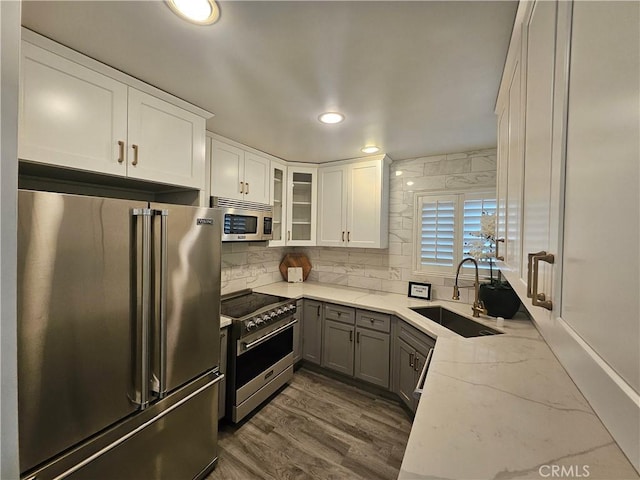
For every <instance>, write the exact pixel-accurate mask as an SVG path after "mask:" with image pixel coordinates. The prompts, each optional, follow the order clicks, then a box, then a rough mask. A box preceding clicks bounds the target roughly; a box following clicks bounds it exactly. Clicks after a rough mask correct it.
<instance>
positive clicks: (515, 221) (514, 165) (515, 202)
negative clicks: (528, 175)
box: [505, 60, 524, 273]
mask: <svg viewBox="0 0 640 480" xmlns="http://www.w3.org/2000/svg"><path fill="white" fill-rule="evenodd" d="M520 73H521V63H520V61H519V60H516V64H515V67H514V70H513V76H512V78H511V85H510V87H509V107H508V109H509V157H508V158H509V160H508V167H507V238H506V255H505V262H506V263H507V265H508V267H509V268H510V269H511V270H513V271H514V272H516V273H519V272H520V266H521V265H520V259H521V252H522V235H521V234H522V230H521V229H522V172H523V164H524V162H523V157H522V136H523V131H522V96H521V95H522V89H521V76H520Z"/></svg>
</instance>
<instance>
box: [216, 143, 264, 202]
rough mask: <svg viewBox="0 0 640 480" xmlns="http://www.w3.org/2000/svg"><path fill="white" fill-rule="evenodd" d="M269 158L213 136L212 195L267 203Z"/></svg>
mask: <svg viewBox="0 0 640 480" xmlns="http://www.w3.org/2000/svg"><path fill="white" fill-rule="evenodd" d="M270 165H271V163H270V160H269V159H268V158H265V157H262V156H260V155H257V154H255V153H253V152H251V151H249V150H246V149H244V148H241V147H239V146H235V145H231V144H229V143H225V142H221V141H220V140H217V139H213V140H212V143H211V195H212V196H216V197H223V198H232V199H235V200H246V201H249V202H256V203H263V204H268V203H270V199H269V194H270V188H269V183H270V178H271V177H270Z"/></svg>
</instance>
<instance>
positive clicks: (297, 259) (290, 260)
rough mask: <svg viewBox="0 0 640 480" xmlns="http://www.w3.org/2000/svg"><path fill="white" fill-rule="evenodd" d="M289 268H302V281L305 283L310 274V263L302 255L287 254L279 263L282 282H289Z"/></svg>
mask: <svg viewBox="0 0 640 480" xmlns="http://www.w3.org/2000/svg"><path fill="white" fill-rule="evenodd" d="M289 267H302V280H303V281H305V280H306V279H307V277H308V276H309V272H311V262H310V261H309V258H308V257H307V256H306V255H305V254H304V253H287V254H286V255H285V256H284V258H283V259H282V262H280V274H281V275H282V278H284V281H285V282H287V281H289V275H288V273H289V270H288V268H289Z"/></svg>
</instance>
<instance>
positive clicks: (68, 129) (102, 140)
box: [18, 31, 210, 190]
mask: <svg viewBox="0 0 640 480" xmlns="http://www.w3.org/2000/svg"><path fill="white" fill-rule="evenodd" d="M23 35H24V36H25V37H26V40H23V42H22V49H21V55H22V59H21V75H20V117H19V146H18V156H19V158H20V160H23V161H27V162H33V163H41V164H47V165H52V166H56V167H64V168H69V169H74V170H83V171H87V172H92V173H100V174H107V175H114V176H120V177H127V178H134V179H139V180H145V181H151V182H158V183H164V184H167V185H175V186H181V187H188V188H193V189H198V190H202V189H204V185H205V182H204V180H205V179H204V174H205V117H207V116H210V114H208V113H207V112H204V111H201V110H200V109H197V108H196V107H194V108H193V109H191V110H189V109H186V108H183V107H184V106H186V104H185V102H182V101H181V100H178V99H175V103H171V102H169V101H167V100H166V99H165V98H160V96H163V97H168V95H166V94H164V92H160V91H157V90H155V89H153V87H149V88H148V90H149V91H153V92H154V93H157V94H158V95H151V94H150V93H147V92H145V91H143V90H142V89H141V88H145V86H144V85H142V84H141V82H138V81H136V80H135V79H130V78H129V77H127V76H126V75H124V74H122V73H120V72H116V71H114V70H113V69H111V68H110V67H108V66H106V65H102V64H99V63H98V62H95V61H93V60H91V59H88V58H87V57H84V56H83V55H81V54H79V53H77V52H74V51H72V50H70V49H67V48H66V47H62V46H61V45H58V44H55V43H54V42H51V41H50V40H47V39H44V38H43V37H40V36H38V35H36V34H33V33H32V32H27V31H23ZM45 47H46V48H45ZM128 81H131V83H132V84H135V85H136V87H138V86H139V87H141V88H136V87H134V86H132V85H131V84H128V83H127V82H128ZM178 104H180V105H182V106H178ZM194 111H197V112H198V113H194ZM200 113H202V114H200ZM203 115H204V116H203Z"/></svg>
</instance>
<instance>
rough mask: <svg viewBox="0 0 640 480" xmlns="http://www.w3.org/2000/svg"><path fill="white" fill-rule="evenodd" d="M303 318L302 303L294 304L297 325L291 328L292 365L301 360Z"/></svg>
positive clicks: (300, 301) (299, 301)
mask: <svg viewBox="0 0 640 480" xmlns="http://www.w3.org/2000/svg"><path fill="white" fill-rule="evenodd" d="M303 317H304V301H302V300H298V301H297V302H296V318H297V319H298V323H296V324H295V325H294V326H293V363H298V362H299V361H300V360H302V330H303V326H302V324H303Z"/></svg>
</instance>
